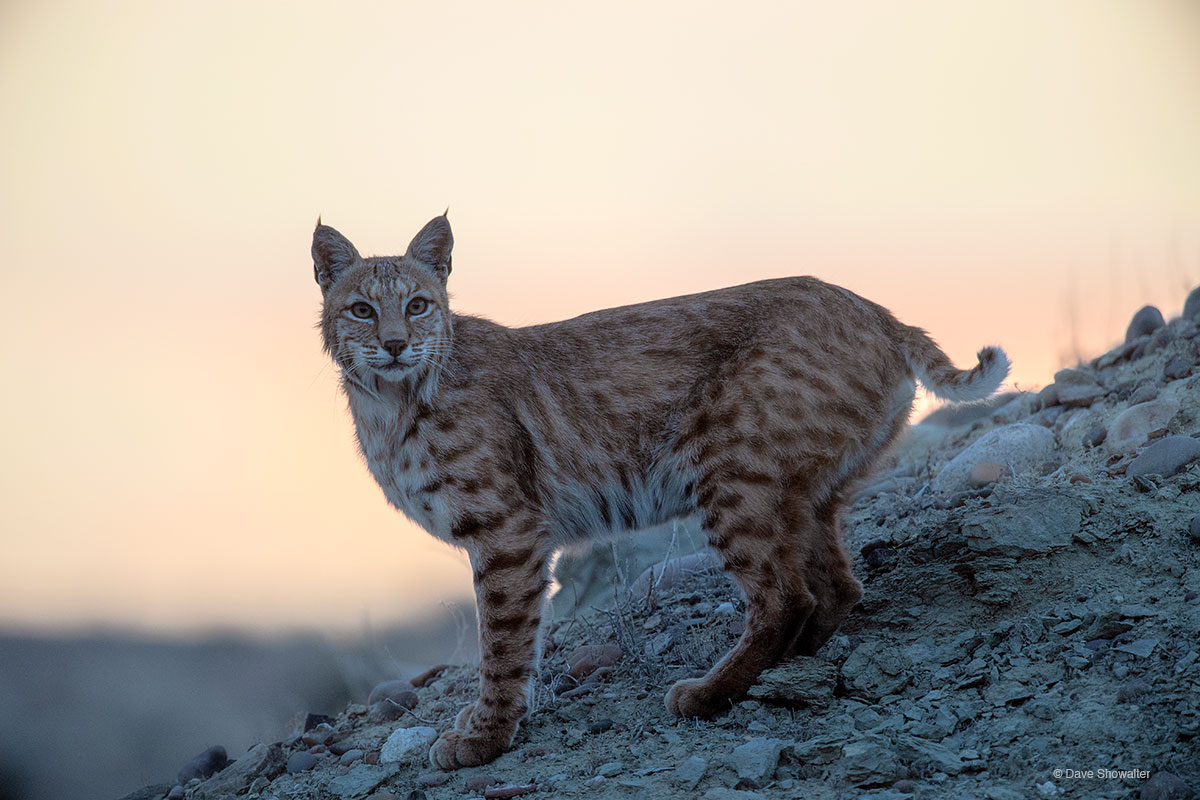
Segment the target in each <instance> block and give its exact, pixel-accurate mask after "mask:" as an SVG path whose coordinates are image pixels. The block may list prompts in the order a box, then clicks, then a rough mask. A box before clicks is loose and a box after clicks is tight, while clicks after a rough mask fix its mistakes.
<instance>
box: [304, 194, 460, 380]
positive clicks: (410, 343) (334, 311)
mask: <svg viewBox="0 0 1200 800" xmlns="http://www.w3.org/2000/svg"><path fill="white" fill-rule="evenodd" d="M453 246H454V236H453V234H451V232H450V220H449V219H447V218H446V216H445V215H442V216H440V217H435V218H433V219H432V220H430V221H429V223H428V224H427V225H426V226H425V227H424V228H422V229H421V232H420V233H418V234H417V235H416V236H415V237H414V238H413V240H412V242H411V243H410V244H409V245H408V250H407V251H406V252H405V253H404V255H402V256H398V257H394V258H382V257H370V258H363V257H362V256H360V255H359V254H358V251H357V250H356V249H354V245H352V244H351V243H350V241H349V240H348V239H347V238H346V237H344V236H342V235H341V234H340V233H338V232H337V231H335V230H334V229H333V228H331V227H329V226H328V225H322V224H321V221H320V220H317V229H316V230H315V231H314V232H313V243H312V256H313V274H314V275H315V276H316V279H317V283H318V284H319V285H320V287H321V292H322V294H323V295H324V299H325V305H324V308H323V309H322V312H321V333H322V335H323V337H324V339H325V350H326V351H327V352H328V353H329V354H330V356H332V357H333V360H334V363H336V364H337V365H338V366H339V367H341V369H342V377H343V380H345V381H346V382H347V383H348V384H349V385H351V386H354V387H357V388H359V389H362V390H363V391H365V392H367V393H368V394H372V395H374V394H377V393H378V391H379V390H380V389H381V388H382V387H381V385H380V384H381V382H388V383H391V384H406V385H407V389H408V395H409V396H410V397H416V396H422V395H423V396H425V399H428V396H429V395H431V394H432V391H433V387H434V386H436V382H437V375H438V373H439V372H440V370H441V368H442V366H443V365H444V364H445V362H446V359H447V358H449V355H450V344H451V335H452V329H451V324H450V320H451V317H450V307H449V302H448V298H447V295H446V278H447V276H448V275H449V274H450V250H451V249H452V248H453Z"/></svg>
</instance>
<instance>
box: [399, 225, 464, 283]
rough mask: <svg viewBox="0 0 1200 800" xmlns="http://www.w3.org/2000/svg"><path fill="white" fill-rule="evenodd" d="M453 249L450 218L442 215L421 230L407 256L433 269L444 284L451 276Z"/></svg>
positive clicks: (410, 246) (410, 244) (410, 245)
mask: <svg viewBox="0 0 1200 800" xmlns="http://www.w3.org/2000/svg"><path fill="white" fill-rule="evenodd" d="M453 248H454V234H453V233H451V232H450V218H449V217H447V216H446V215H445V214H442V215H441V216H440V217H434V218H433V219H431V220H429V222H427V223H426V224H425V227H424V228H421V231H420V233H418V234H417V235H416V236H414V237H413V240H412V242H410V243H409V245H408V252H406V253H405V255H406V256H408V257H409V258H411V259H412V260H413V261H417V262H420V263H421V264H424V265H425V266H427V267H429V268H430V269H432V270H433V272H434V274H436V275H437V276H438V277H439V278H441V279H442V282H443V283H444V282H445V281H446V277H447V276H448V275H449V274H450V251H451V250H452V249H453Z"/></svg>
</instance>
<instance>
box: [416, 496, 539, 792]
mask: <svg viewBox="0 0 1200 800" xmlns="http://www.w3.org/2000/svg"><path fill="white" fill-rule="evenodd" d="M488 522H489V523H490V524H492V525H494V527H491V528H490V529H488V530H483V529H482V527H481V526H478V525H476V526H466V527H463V526H460V529H462V530H467V529H471V530H477V533H475V536H474V538H473V539H472V541H470V542H466V543H465V544H466V546H467V551H468V553H469V554H470V556H471V567H472V569H473V570H474V582H475V599H476V608H477V610H478V617H479V652H480V656H481V663H480V666H479V698H478V699H477V700H475V701H474V702H473V703H472V704H471V705H469V706H468V707H467V708H465V709H463V711H462V712H461V713H460V714H459V715H458V718H457V719H456V720H455V726H454V728H453V729H452V730H448V731H446V732H445V733H443V734H442V735H441V736H439V737H438V740H437V741H436V742H434V743H433V747H432V748H430V750H429V760H430V762H431V763H432V764H433V766H435V767H438V768H440V769H446V770H449V769H459V768H461V767H474V766H479V765H480V764H486V763H488V762H489V761H492V760H494V759H495V758H496V757H497V756H499V755H500V754H501V753H503V752H504V751H505V750H507V749H508V748H509V745H511V744H512V739H513V736H514V735H516V732H517V726H518V724H519V723H520V721H521V718H522V717H523V716H524V714H525V711H526V709H527V705H528V698H527V693H528V691H529V686H530V680H531V679H532V677H533V673H534V671H535V669H536V667H537V657H536V656H537V654H536V652H535V645H536V643H537V640H538V630H539V627H540V625H541V615H542V600H543V597H544V596H545V593H546V588H547V586H548V585H549V580H548V578H547V569H546V563H547V560H548V558H549V555H550V547H549V537H548V536H547V535H546V534H545V525H544V524H542V521H541V520H540V519H538V518H537V517H536V516H534V515H528V514H522V513H514V514H511V515H510V516H508V517H507V519H503V520H501V521H496V520H495V519H494V518H493V519H489V520H488Z"/></svg>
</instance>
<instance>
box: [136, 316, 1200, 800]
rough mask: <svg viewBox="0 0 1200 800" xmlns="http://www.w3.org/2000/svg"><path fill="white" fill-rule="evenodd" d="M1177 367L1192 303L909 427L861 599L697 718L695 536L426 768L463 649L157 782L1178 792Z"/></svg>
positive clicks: (733, 612) (872, 500) (550, 650)
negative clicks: (1036, 385) (444, 763)
mask: <svg viewBox="0 0 1200 800" xmlns="http://www.w3.org/2000/svg"><path fill="white" fill-rule="evenodd" d="M1134 333H1136V332H1134ZM1198 364H1200V330H1198V329H1197V326H1196V320H1194V319H1192V320H1175V321H1173V322H1171V323H1170V324H1166V325H1163V326H1161V327H1157V328H1154V329H1152V330H1151V331H1150V332H1149V333H1148V334H1146V335H1141V336H1135V337H1133V338H1131V340H1130V341H1129V342H1127V343H1126V344H1123V345H1122V346H1121V347H1118V348H1116V349H1115V350H1113V351H1111V352H1109V353H1106V354H1104V355H1103V356H1100V357H1099V358H1097V359H1095V360H1094V361H1092V362H1091V363H1089V364H1084V365H1080V366H1079V367H1078V368H1076V369H1072V370H1064V371H1062V372H1060V373H1058V375H1056V376H1055V381H1054V383H1052V384H1051V385H1049V386H1047V387H1046V388H1045V389H1043V390H1042V391H1041V392H1039V393H1038V394H1037V395H1031V394H1023V395H1017V396H1014V397H1011V398H1009V399H1007V400H1006V402H1004V403H1003V404H1002V405H1000V406H999V407H990V408H987V409H985V410H984V411H983V412H981V413H974V414H965V415H959V416H949V415H943V416H942V417H941V418H934V419H932V420H931V421H930V422H929V423H927V424H923V425H918V426H916V427H915V428H914V429H913V435H912V436H910V437H909V439H908V441H907V442H906V444H905V445H904V446H902V448H901V449H900V451H899V452H898V453H897V455H896V458H895V459H894V462H893V465H892V467H891V469H890V470H887V471H885V472H883V473H881V474H879V475H877V476H876V477H875V478H874V479H873V481H872V482H871V483H870V484H869V485H867V486H865V487H863V488H862V489H861V490H860V491H859V493H858V494H857V496H856V498H855V502H854V504H853V506H852V508H851V509H850V510H849V512H848V514H847V518H846V529H847V536H848V544H849V546H850V548H851V550H852V552H854V553H855V554H856V564H855V571H856V574H857V575H859V577H860V578H861V579H862V581H863V584H864V590H865V591H864V596H863V599H862V602H861V604H860V606H859V607H858V608H857V609H856V610H855V612H854V613H853V614H851V616H850V617H849V618H848V619H847V621H846V623H845V624H844V626H843V628H842V630H841V631H840V632H839V633H838V634H837V635H836V636H835V637H834V639H832V640H831V641H830V642H829V643H828V644H827V645H826V646H825V647H824V648H823V649H822V650H821V652H820V653H819V654H818V655H817V657H815V658H810V659H800V660H797V661H795V662H789V663H786V664H783V665H780V667H779V668H777V669H775V670H772V671H770V672H768V673H767V674H765V675H764V676H763V677H762V679H761V680H760V682H759V684H758V685H757V686H756V687H754V689H753V690H752V691H751V695H750V697H749V698H747V699H746V700H743V701H741V702H739V703H736V704H734V705H733V706H732V708H731V709H730V711H729V713H728V714H726V715H724V716H722V717H721V718H719V719H717V720H715V721H712V722H699V721H694V720H678V719H675V718H674V717H672V716H671V715H670V714H668V713H667V711H666V710H665V708H664V706H663V702H662V698H663V695H664V693H665V691H666V689H667V688H668V687H669V686H670V685H671V683H672V682H673V681H675V680H678V679H680V678H685V677H691V676H695V675H699V674H702V673H703V672H704V671H705V670H706V669H707V668H708V667H709V666H710V665H711V664H712V663H713V661H714V660H715V659H716V658H717V657H718V656H719V655H720V654H721V653H722V652H724V651H725V650H726V649H727V648H728V647H729V646H730V645H731V644H732V643H733V641H734V639H735V638H736V637H737V635H738V634H739V633H740V630H741V626H742V613H743V610H744V609H743V604H742V602H741V600H740V598H739V597H738V595H737V592H736V590H735V588H734V587H733V586H732V584H731V583H730V582H729V581H728V580H727V579H726V578H725V577H724V575H723V574H721V573H719V572H716V571H714V570H712V569H709V568H708V567H709V566H710V563H709V562H707V561H706V560H705V558H704V557H703V556H698V555H692V556H689V557H688V558H690V559H691V560H690V561H688V562H687V563H686V564H683V565H682V566H685V567H687V568H679V567H680V564H675V565H668V568H667V569H660V570H659V572H657V573H654V572H651V573H647V575H646V576H645V577H644V578H642V580H641V582H636V581H635V580H634V579H636V578H637V577H638V576H637V574H636V573H634V574H630V575H628V578H629V580H628V581H627V582H626V584H627V585H628V584H634V585H637V586H639V587H640V588H639V591H638V592H637V593H636V595H632V594H631V593H630V592H628V591H627V590H621V591H617V592H616V593H614V594H611V595H610V596H613V598H614V602H612V603H611V604H610V605H608V607H605V608H601V609H595V610H592V611H583V612H579V613H576V614H574V615H573V616H572V617H571V618H569V619H561V620H559V621H557V622H555V623H553V624H552V625H551V626H550V629H549V631H548V635H547V637H546V640H545V643H546V655H545V658H544V661H543V666H542V670H541V674H540V679H539V681H538V684H537V691H536V703H535V707H534V709H533V710H532V712H531V714H530V716H529V719H528V720H527V721H526V723H525V724H524V725H523V726H522V729H521V731H520V733H519V734H518V736H517V739H516V741H515V743H514V745H513V748H512V751H511V752H509V753H507V754H506V755H504V756H502V757H501V758H500V759H498V760H497V761H496V762H494V763H492V764H489V765H487V766H486V767H484V768H480V769H474V770H463V771H460V772H455V773H437V772H433V771H431V770H430V768H429V766H428V761H427V757H426V752H427V750H428V744H429V742H430V741H431V739H432V737H433V736H435V735H436V733H437V731H439V730H442V729H444V728H446V727H449V726H450V725H451V724H452V721H453V719H454V717H455V715H456V713H457V712H458V710H459V709H460V708H461V707H462V706H463V705H465V704H466V703H467V702H468V701H469V700H470V698H471V697H472V696H473V694H474V692H475V686H476V679H477V674H476V671H475V669H474V668H472V667H452V668H447V669H445V670H443V671H441V672H439V673H438V674H437V675H436V676H434V677H428V676H422V678H421V679H420V680H417V681H416V683H419V684H421V686H420V687H419V688H414V689H413V690H411V691H410V690H407V689H406V690H405V692H403V693H401V694H399V695H397V698H403V699H402V700H401V699H385V700H383V701H381V702H377V703H376V704H375V705H373V706H371V707H370V708H368V707H367V706H365V705H353V706H351V707H349V708H348V709H347V710H346V711H345V712H344V713H342V714H341V715H339V716H338V717H336V718H334V719H329V720H316V721H313V720H310V721H309V722H310V724H309V726H308V727H309V730H308V731H307V732H301V731H297V732H296V733H294V734H293V735H292V736H290V737H289V738H288V739H286V740H284V741H283V742H280V743H277V744H275V745H261V746H259V748H256V749H255V750H252V751H251V752H250V753H248V754H245V755H243V756H241V757H240V758H238V759H237V761H236V762H235V763H234V764H233V765H232V766H230V767H227V768H226V769H225V770H224V771H222V772H219V773H217V774H216V775H214V776H213V777H211V778H209V779H207V780H206V781H199V780H196V781H193V782H192V783H191V784H190V785H189V786H188V787H186V791H185V790H184V788H176V789H175V792H176V793H177V794H178V795H179V796H186V797H188V798H196V799H197V800H199V798H206V797H223V796H231V795H232V794H234V793H239V792H240V793H242V794H243V795H244V796H246V797H250V798H264V800H265V799H266V798H279V800H285V799H287V798H328V797H335V798H375V800H387V799H389V798H392V797H399V798H420V797H428V798H451V797H453V798H461V797H464V796H466V797H476V796H481V797H519V796H526V795H528V796H541V797H575V796H587V797H614V798H615V797H622V798H624V797H646V798H660V797H661V798H667V797H671V798H674V797H682V796H687V797H704V798H710V799H711V800H726V799H728V800H734V798H741V799H743V800H750V799H751V798H756V797H796V798H801V797H803V798H842V797H856V798H857V797H869V798H881V799H882V798H904V797H913V796H915V797H922V798H963V797H977V798H990V799H991V800H1009V798H1012V799H1013V800H1016V798H1028V797H1034V798H1041V797H1047V798H1049V797H1064V798H1076V797H1077V798H1097V797H1102V798H1108V800H1116V799H1117V798H1133V797H1138V796H1140V797H1142V798H1152V797H1153V798H1166V797H1191V796H1192V790H1191V789H1189V788H1188V787H1189V786H1190V787H1197V786H1200V744H1198V738H1197V737H1198V736H1200V708H1198V704H1197V702H1196V698H1197V697H1198V696H1200V641H1198V640H1197V635H1196V634H1197V631H1198V630H1200V563H1198V562H1200V491H1197V490H1200V458H1198V455H1200V452H1198V451H1200V447H1197V446H1196V445H1197V444H1198V443H1200V440H1198V437H1200V373H1197V372H1196V370H1197V365H1198ZM659 551H661V548H660V549H659ZM656 552H658V551H656ZM643 566H644V565H643ZM671 566H674V567H676V568H673V569H672V568H670V567H671ZM668 576H669V579H667V578H668ZM598 580H601V581H607V580H608V578H607V577H603V578H600V579H598ZM585 588H586V589H587V592H585V593H588V596H590V597H595V596H596V593H595V587H594V586H592V587H585ZM585 647H586V648H591V649H589V650H581V648H585ZM408 706H411V707H408ZM231 755H232V754H231ZM231 770H239V771H236V772H231ZM289 770H290V771H289ZM161 793H162V792H161V790H159V794H158V795H157V796H161Z"/></svg>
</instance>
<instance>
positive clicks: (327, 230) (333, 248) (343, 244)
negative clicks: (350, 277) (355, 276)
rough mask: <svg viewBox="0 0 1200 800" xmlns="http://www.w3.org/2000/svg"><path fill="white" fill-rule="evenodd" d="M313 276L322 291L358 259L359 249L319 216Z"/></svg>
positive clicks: (315, 232)
mask: <svg viewBox="0 0 1200 800" xmlns="http://www.w3.org/2000/svg"><path fill="white" fill-rule="evenodd" d="M312 257H313V277H315V278H316V279H317V283H318V284H319V285H320V286H321V291H322V292H327V291H329V287H330V286H332V285H333V282H334V281H336V280H337V279H338V276H340V275H341V274H342V273H343V272H345V271H346V270H347V269H349V267H350V265H351V264H353V263H354V262H355V261H358V259H359V255H358V251H357V250H355V249H354V245H352V244H350V240H349V239H347V238H346V237H345V236H342V235H341V234H340V233H338V232H337V231H335V230H334V229H333V228H331V227H329V226H328V225H322V224H321V220H320V218H319V217H318V218H317V229H316V230H315V231H313V241H312Z"/></svg>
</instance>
